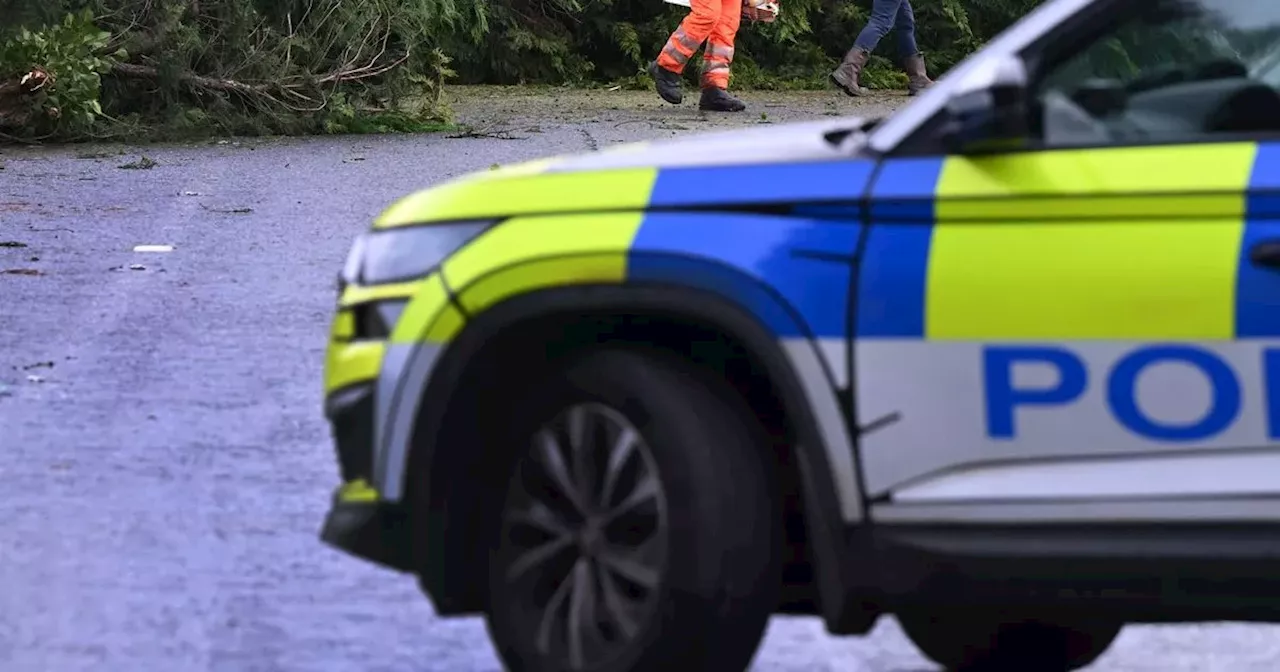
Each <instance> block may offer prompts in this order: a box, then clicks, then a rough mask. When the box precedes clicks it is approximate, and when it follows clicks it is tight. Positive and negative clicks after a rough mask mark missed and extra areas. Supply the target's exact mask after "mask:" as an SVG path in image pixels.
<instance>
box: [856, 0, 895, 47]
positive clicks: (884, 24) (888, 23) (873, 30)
mask: <svg viewBox="0 0 1280 672" xmlns="http://www.w3.org/2000/svg"><path fill="white" fill-rule="evenodd" d="M904 4H906V2H905V0H874V1H873V2H872V3H871V17H870V18H868V19H867V25H865V26H863V27H862V32H860V33H858V38H857V39H855V40H854V41H853V46H854V47H856V48H858V49H861V50H863V51H865V52H868V53H870V52H872V51H875V50H876V47H877V46H878V45H879V44H880V40H882V39H884V36H885V35H888V34H889V31H890V30H892V29H893V24H894V23H896V22H897V20H898V16H899V15H900V14H901V13H902V6H903V5H904Z"/></svg>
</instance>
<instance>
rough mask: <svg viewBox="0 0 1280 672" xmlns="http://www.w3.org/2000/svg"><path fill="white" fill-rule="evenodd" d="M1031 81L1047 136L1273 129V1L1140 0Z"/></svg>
mask: <svg viewBox="0 0 1280 672" xmlns="http://www.w3.org/2000/svg"><path fill="white" fill-rule="evenodd" d="M1141 7H1142V8H1141V9H1140V10H1138V11H1136V12H1134V13H1133V14H1132V15H1131V16H1130V18H1129V19H1127V20H1123V21H1118V22H1117V23H1116V25H1115V27H1114V29H1111V30H1108V31H1106V32H1105V34H1103V35H1102V36H1100V37H1099V38H1097V39H1094V40H1090V41H1087V42H1085V43H1084V44H1083V45H1082V47H1081V48H1080V49H1078V50H1076V51H1074V53H1071V54H1069V55H1068V56H1066V57H1065V58H1062V59H1058V60H1057V61H1056V63H1055V64H1054V65H1051V66H1049V67H1048V69H1047V72H1046V73H1045V74H1044V76H1043V77H1042V78H1041V79H1040V81H1039V82H1038V83H1037V85H1036V87H1035V90H1034V91H1033V96H1034V105H1035V112H1034V114H1035V117H1036V118H1035V119H1034V120H1033V121H1034V123H1036V125H1037V126H1038V127H1039V128H1038V130H1039V131H1040V135H1041V139H1042V141H1043V143H1044V144H1045V145H1048V146H1072V145H1098V144H1144V143H1168V142H1194V141H1201V140H1211V139H1213V138H1215V137H1218V136H1223V135H1228V134H1233V135H1239V134H1246V135H1247V134H1267V133H1277V132H1280V2H1275V1H1274V0H1270V1H1268V0H1144V2H1143V4H1142V5H1141Z"/></svg>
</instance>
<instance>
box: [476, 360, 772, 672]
mask: <svg viewBox="0 0 1280 672" xmlns="http://www.w3.org/2000/svg"><path fill="white" fill-rule="evenodd" d="M732 394H733V391H732V390H731V389H728V388H724V387H721V386H720V385H718V384H717V383H716V381H708V380H704V379H702V378H701V377H700V376H698V375H697V374H695V373H694V372H693V371H692V370H689V369H685V368H684V367H683V366H682V365H681V363H679V362H673V361H669V360H667V359H665V358H663V357H660V356H656V355H645V354H639V353H636V352H630V351H621V350H601V351H597V352H593V353H591V354H589V355H587V356H585V357H581V358H578V359H577V360H576V362H575V363H573V364H570V365H568V366H566V367H565V368H564V370H562V371H560V372H558V373H556V374H555V375H554V376H553V377H552V378H551V379H550V380H548V381H546V382H545V383H543V384H540V385H538V386H536V389H534V390H533V394H532V395H530V396H529V397H528V398H527V399H526V400H525V402H524V403H522V404H520V405H519V411H517V412H516V416H517V417H516V418H515V419H514V421H513V422H512V429H513V432H512V444H513V445H512V451H511V452H512V460H511V467H510V470H509V472H508V473H509V474H510V478H509V484H508V486H507V488H506V490H507V492H506V494H505V499H504V504H503V506H502V516H501V521H500V522H499V523H498V524H497V526H496V527H497V528H498V529H497V534H496V537H495V540H494V543H493V545H492V548H491V553H490V567H489V575H490V576H489V608H488V626H489V631H490V634H491V636H492V638H493V640H494V642H495V644H496V646H497V648H498V651H499V653H500V655H501V656H502V658H503V660H504V662H505V663H506V664H507V667H508V668H509V669H511V670H514V671H520V672H526V671H528V672H550V671H555V672H561V671H568V670H574V671H578V670H582V671H591V672H596V671H602V672H603V671H610V672H612V671H615V670H616V671H619V672H623V671H628V670H646V671H647V670H663V669H690V670H692V669H698V670H721V671H724V672H739V671H741V670H744V669H746V668H747V667H748V665H749V664H750V661H751V659H752V657H753V656H754V654H755V651H756V649H757V647H758V646H759V642H760V640H761V638H762V636H763V631H764V628H765V625H766V622H767V620H768V617H769V615H770V614H771V612H772V610H773V608H774V607H775V606H776V604H777V599H778V587H779V583H780V571H779V567H778V564H777V563H778V560H777V558H778V557H779V556H780V553H778V552H776V550H777V547H778V545H779V543H780V530H781V526H780V522H779V514H778V508H779V507H778V503H777V501H778V500H777V497H778V496H777V493H776V491H775V487H774V480H773V479H772V478H771V474H770V472H769V464H770V463H769V461H768V459H767V458H768V443H767V442H765V441H763V440H762V436H761V433H760V431H758V429H757V428H756V425H755V423H754V422H753V418H751V417H745V416H743V415H742V413H741V411H740V409H739V408H737V406H736V404H735V403H734V401H733V397H732Z"/></svg>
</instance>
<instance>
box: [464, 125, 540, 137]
mask: <svg viewBox="0 0 1280 672" xmlns="http://www.w3.org/2000/svg"><path fill="white" fill-rule="evenodd" d="M445 137H446V138H455V139H456V138H491V139H494V140H528V139H529V138H528V137H527V136H526V137H520V136H516V135H511V131H510V130H508V129H505V128H500V129H495V128H493V127H491V126H486V127H484V128H470V127H468V128H464V129H462V130H461V131H458V132H457V133H452V134H450V135H446V136H445Z"/></svg>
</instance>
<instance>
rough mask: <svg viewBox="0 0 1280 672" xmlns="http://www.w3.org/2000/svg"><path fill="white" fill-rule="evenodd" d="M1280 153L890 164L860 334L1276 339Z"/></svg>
mask: <svg viewBox="0 0 1280 672" xmlns="http://www.w3.org/2000/svg"><path fill="white" fill-rule="evenodd" d="M1277 189H1280V145H1272V144H1264V145H1261V146H1259V145H1255V144H1253V143H1225V144H1204V145H1183V146H1176V147H1159V148H1121V149H1105V150H1099V149H1092V150H1071V151H1053V152H1040V153H1027V154H1021V155H1013V156H1002V157H991V158H965V157H948V158H946V159H905V160H890V161H888V162H886V164H885V165H884V167H883V169H882V171H881V177H880V179H879V180H878V181H877V182H876V184H875V185H874V186H873V188H872V194H871V198H872V203H873V206H872V211H871V213H870V214H871V219H872V224H873V226H872V229H871V233H870V236H869V239H868V241H867V246H866V256H865V257H864V265H863V270H862V275H861V276H860V279H859V295H858V299H859V301H858V305H859V311H858V321H857V329H856V334H857V336H859V337H862V338H907V339H930V340H979V341H993V340H994V341H999V340H1036V339H1051V340H1081V339H1137V340H1152V339H1163V340H1178V339H1187V340H1230V339H1234V338H1249V337H1274V336H1277V335H1280V315H1278V314H1277V313H1278V311H1277V309H1278V308H1280V305H1277V302H1278V301H1280V276H1278V275H1276V274H1275V273H1274V272H1270V271H1266V270H1260V269H1257V268H1255V267H1254V266H1253V265H1252V264H1250V263H1249V261H1248V254H1249V248H1250V247H1251V246H1252V244H1253V243H1254V242H1256V241H1258V240H1260V239H1263V238H1271V237H1275V236H1280V222H1277V217H1280V196H1277V195H1276V194H1277V193H1280V192H1276V190H1277Z"/></svg>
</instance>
